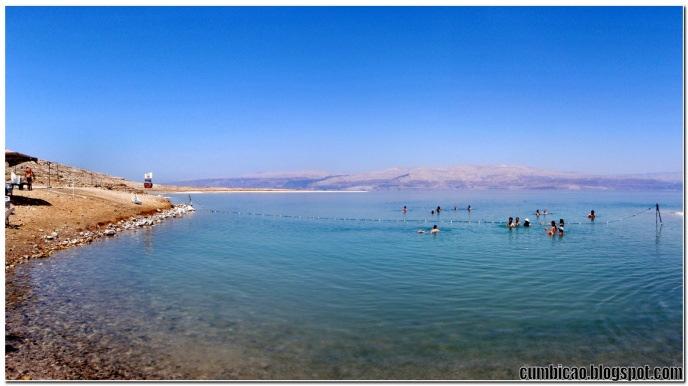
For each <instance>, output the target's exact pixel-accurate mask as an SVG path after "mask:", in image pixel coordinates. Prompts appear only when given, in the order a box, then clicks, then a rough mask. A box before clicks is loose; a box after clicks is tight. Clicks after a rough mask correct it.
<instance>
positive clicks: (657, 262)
mask: <svg viewBox="0 0 688 386" xmlns="http://www.w3.org/2000/svg"><path fill="white" fill-rule="evenodd" d="M173 199H174V200H178V201H185V200H188V198H187V196H186V195H180V196H175V197H174V198H173ZM192 199H193V202H194V204H195V206H196V208H197V209H198V210H197V212H196V213H194V214H191V215H189V216H186V217H184V218H179V219H173V220H170V221H167V222H165V223H163V224H161V225H159V226H156V227H154V228H152V229H146V230H138V231H132V232H123V233H121V234H119V235H118V236H116V237H115V238H114V239H107V240H100V241H97V242H95V243H93V244H91V245H88V246H85V247H82V248H77V249H73V250H68V251H64V252H61V253H59V254H56V255H54V256H53V257H51V258H50V259H45V260H36V261H32V262H30V263H28V264H24V265H23V266H21V267H19V268H18V269H17V270H16V272H15V274H14V276H13V277H12V280H13V282H14V283H15V285H16V287H17V288H21V289H22V291H24V292H25V293H24V294H23V296H22V297H21V299H22V300H21V301H18V302H17V304H13V305H11V307H10V306H8V308H7V309H8V316H7V329H8V331H9V330H12V331H13V333H14V332H17V333H20V334H22V336H24V337H26V338H27V339H29V340H30V341H32V342H36V346H35V347H34V348H33V349H34V350H43V351H45V352H47V353H48V355H55V356H56V357H57V359H58V360H59V361H61V363H68V364H66V365H65V366H71V367H72V368H78V367H79V366H81V367H82V368H88V369H91V370H93V369H98V368H99V366H100V367H101V368H102V369H105V370H102V371H101V372H97V370H93V371H92V372H90V373H89V372H86V373H87V374H99V375H93V376H94V377H100V376H103V377H110V378H112V377H114V378H131V377H133V378H151V379H160V378H168V379H172V378H174V379H237V378H239V379H254V378H259V379H516V378H517V377H518V369H519V367H520V366H523V365H547V364H550V363H554V364H559V363H561V364H563V365H586V366H587V365H588V364H590V363H599V364H606V365H645V364H648V365H676V366H680V365H681V363H682V339H683V337H682V310H683V282H682V278H683V276H682V269H683V249H682V248H683V244H682V235H683V217H682V215H680V214H678V212H682V211H683V209H682V201H681V193H680V192H669V193H666V192H648V193H644V192H631V193H628V192H624V193H619V192H510V191H489V192H433V193H426V192H380V193H304V194H294V193H289V194H197V195H192ZM655 202H659V203H660V205H661V208H662V217H663V222H664V223H663V225H662V226H657V225H656V223H655V214H654V204H655ZM468 204H471V205H472V207H473V208H474V210H473V211H472V212H471V213H470V214H469V213H468V212H467V211H465V210H457V211H453V210H451V209H452V208H453V206H454V205H457V206H458V207H459V208H465V207H466V206H467V205H468ZM403 205H407V206H408V207H409V209H410V210H409V213H408V214H407V215H406V217H405V218H404V216H403V215H402V214H401V211H400V208H401V207H402V206H403ZM437 205H440V206H442V207H443V208H444V211H443V212H442V214H441V215H440V217H439V218H438V217H437V216H435V217H433V216H431V215H430V210H431V208H434V207H436V206H437ZM650 207H652V210H647V209H648V208H650ZM536 208H540V209H544V208H547V209H549V211H550V212H553V213H554V214H553V215H549V216H547V217H541V218H540V219H539V221H541V222H542V221H548V222H549V221H550V220H553V219H554V220H557V221H558V220H559V218H564V219H565V220H566V222H567V224H569V225H567V227H566V229H567V233H566V235H565V236H564V237H562V238H560V237H548V236H547V235H546V234H545V231H544V225H540V224H538V223H537V221H538V219H537V218H536V217H535V216H534V214H533V212H534V210H535V209H536ZM590 209H595V211H596V212H597V213H598V218H597V221H596V222H595V223H594V224H590V223H589V221H587V219H586V218H585V215H586V214H587V213H588V211H589V210H590ZM636 213H640V214H638V215H637V216H634V217H630V216H631V215H633V214H636ZM508 216H514V217H515V216H520V217H521V219H523V218H525V217H528V218H530V220H531V221H532V222H534V225H533V227H531V228H530V229H527V228H520V229H515V230H508V229H506V228H505V227H504V225H503V224H493V223H489V222H488V223H485V221H504V220H505V219H506V218H507V217H508ZM318 217H319V218H318ZM622 218H623V219H624V220H623V221H616V220H618V219H622ZM404 220H406V221H404ZM468 221H470V222H468ZM478 221H480V222H478ZM607 221H610V223H609V224H607ZM578 223H580V224H578ZM433 224H438V225H439V227H440V229H441V233H440V234H439V235H437V236H433V235H430V234H418V233H417V232H416V231H417V230H418V229H429V228H430V227H431V226H432V225H433ZM75 361H76V362H78V363H77V364H74V363H73V362H75ZM75 366H76V367H75ZM127 369H128V370H127ZM77 372H78V370H77Z"/></svg>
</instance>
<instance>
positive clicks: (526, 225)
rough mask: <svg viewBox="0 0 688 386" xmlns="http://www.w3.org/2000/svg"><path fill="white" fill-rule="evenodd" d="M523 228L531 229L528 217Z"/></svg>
mask: <svg viewBox="0 0 688 386" xmlns="http://www.w3.org/2000/svg"><path fill="white" fill-rule="evenodd" d="M523 227H524V228H529V227H530V220H528V217H526V219H525V220H523Z"/></svg>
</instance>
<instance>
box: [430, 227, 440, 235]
mask: <svg viewBox="0 0 688 386" xmlns="http://www.w3.org/2000/svg"><path fill="white" fill-rule="evenodd" d="M430 233H432V234H437V233H440V228H438V227H437V225H433V226H432V230H431V231H430Z"/></svg>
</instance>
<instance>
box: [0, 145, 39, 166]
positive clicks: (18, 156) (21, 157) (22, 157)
mask: <svg viewBox="0 0 688 386" xmlns="http://www.w3.org/2000/svg"><path fill="white" fill-rule="evenodd" d="M29 161H34V162H38V158H36V157H31V156H30V155H26V154H22V153H19V152H16V151H12V150H7V149H5V162H7V163H8V164H9V165H10V167H12V166H15V165H19V164H20V163H23V162H29Z"/></svg>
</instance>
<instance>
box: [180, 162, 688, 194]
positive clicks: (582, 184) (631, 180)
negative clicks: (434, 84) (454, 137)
mask: <svg viewBox="0 0 688 386" xmlns="http://www.w3.org/2000/svg"><path fill="white" fill-rule="evenodd" d="M173 184H175V185H184V186H196V187H237V188H284V189H309V190H399V189H435V190H437V189H449V190H451V189H565V190H579V189H601V190H612V189H613V190H641V189H653V190H680V189H682V187H683V182H682V174H681V173H656V174H628V175H588V174H580V173H572V172H556V171H549V170H544V169H537V168H531V167H525V166H507V165H499V166H453V167H447V168H392V169H386V170H379V171H372V172H367V173H358V174H345V175H328V174H327V173H323V172H303V173H284V174H279V173H270V174H268V173H261V174H259V175H255V176H247V177H238V178H212V179H201V180H192V181H177V182H173Z"/></svg>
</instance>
